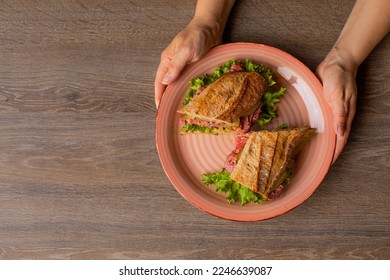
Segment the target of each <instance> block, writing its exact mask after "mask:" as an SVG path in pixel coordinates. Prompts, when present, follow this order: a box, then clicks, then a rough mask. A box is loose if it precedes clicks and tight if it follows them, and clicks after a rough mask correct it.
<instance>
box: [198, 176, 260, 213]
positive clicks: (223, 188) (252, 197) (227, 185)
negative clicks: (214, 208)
mask: <svg viewBox="0 0 390 280" xmlns="http://www.w3.org/2000/svg"><path fill="white" fill-rule="evenodd" d="M202 181H203V183H204V184H205V185H206V186H209V185H215V187H216V191H217V192H220V193H225V194H227V195H228V196H227V198H226V200H227V201H228V202H229V203H235V202H236V201H237V200H239V201H241V206H243V205H245V204H247V203H250V202H253V203H257V204H260V203H261V201H266V199H264V198H263V197H262V196H261V195H260V194H258V193H255V192H253V191H252V190H250V189H249V188H247V187H244V186H243V185H241V184H239V183H237V182H235V181H234V180H232V179H231V178H230V173H229V172H227V171H226V170H225V169H222V171H220V172H215V173H209V174H203V176H202Z"/></svg>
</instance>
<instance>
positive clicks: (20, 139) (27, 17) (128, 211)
mask: <svg viewBox="0 0 390 280" xmlns="http://www.w3.org/2000/svg"><path fill="white" fill-rule="evenodd" d="M237 2H238V3H236V5H235V7H234V8H233V12H232V14H231V17H230V18H229V21H228V23H227V28H226V31H225V35H224V42H225V43H226V42H237V41H248V42H259V43H264V44H268V45H272V46H275V47H278V48H281V49H283V50H285V51H287V52H289V53H291V54H292V55H294V56H296V57H297V58H298V59H300V60H301V61H302V62H303V63H305V64H306V65H307V66H308V67H309V68H310V69H311V70H313V71H314V70H315V68H316V66H317V65H318V64H319V63H320V62H321V60H322V59H323V58H324V56H325V55H326V53H327V51H328V50H329V49H330V48H331V46H332V44H333V42H334V41H335V40H336V38H337V37H338V34H339V32H340V30H341V28H342V26H343V24H344V22H345V20H346V18H347V16H348V14H349V12H350V10H351V8H352V6H353V3H354V1H352V0H343V1H336V0H331V1H312V0H298V1H286V0H278V1H270V0H269V1H268V0H264V1H254V0H253V1H249V0H248V1H237ZM194 7H195V1H168V0H153V1H140V0H138V1H124V0H117V1H92V0H81V1H76V0H74V1H73V0H61V1H48V0H39V1H25V0H24V1H23V0H12V1H11V0H5V1H1V2H0V147H1V149H0V259H286V258H287V259H389V257H390V216H389V214H390V203H389V200H390V188H389V186H390V184H389V182H390V172H389V167H390V157H389V156H390V141H389V140H390V117H389V116H390V115H389V108H390V106H389V105H390V89H389V88H390V87H389V85H390V83H389V80H390V37H389V36H388V37H387V38H385V39H384V40H383V41H382V42H381V43H380V44H379V45H378V46H377V48H376V49H375V50H374V51H373V53H372V54H371V55H370V57H369V58H368V59H367V60H366V61H365V62H364V64H363V65H361V67H360V69H359V73H358V77H357V83H358V90H359V99H358V108H357V115H356V117H355V120H354V123H353V129H352V133H351V137H350V140H349V143H348V145H347V146H346V148H345V150H344V151H343V153H342V155H341V157H340V159H339V160H338V161H337V162H336V164H334V165H333V166H332V167H331V169H330V171H329V173H328V175H327V176H326V178H325V180H324V181H323V183H322V184H321V185H320V187H319V188H318V190H317V191H316V192H315V193H314V194H313V195H312V196H311V197H310V198H309V199H308V200H307V201H306V202H304V203H303V204H302V205H301V206H299V207H298V208H296V209H295V210H293V211H291V212H289V213H287V214H285V215H282V216H280V217H278V218H275V219H271V220H267V221H262V222H254V223H239V222H231V221H225V220H222V219H219V218H216V217H214V216H211V215H208V214H206V213H204V212H202V211H200V210H198V209H197V208H195V207H194V206H192V205H191V204H190V203H188V202H187V201H186V200H185V199H184V198H183V197H181V196H180V194H179V193H178V192H177V191H176V190H175V188H174V187H173V186H172V185H171V183H170V182H169V180H168V179H167V177H166V175H165V173H164V171H163V169H162V167H161V165H160V161H159V158H158V154H157V151H156V148H155V137H154V133H155V114H156V110H155V106H154V86H153V83H154V76H155V71H156V68H157V65H158V63H159V58H160V54H161V51H162V50H163V49H164V48H165V46H166V45H167V44H168V43H169V42H170V41H171V39H172V38H173V37H174V35H175V34H176V33H177V32H179V31H180V30H181V29H182V28H183V27H184V26H185V25H186V23H187V22H188V21H189V19H190V18H191V17H192V15H193V11H194Z"/></svg>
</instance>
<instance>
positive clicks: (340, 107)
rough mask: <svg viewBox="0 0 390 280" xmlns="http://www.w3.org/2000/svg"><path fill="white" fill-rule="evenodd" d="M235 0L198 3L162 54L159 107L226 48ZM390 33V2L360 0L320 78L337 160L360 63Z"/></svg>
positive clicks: (352, 108)
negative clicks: (190, 70) (175, 85)
mask: <svg viewBox="0 0 390 280" xmlns="http://www.w3.org/2000/svg"><path fill="white" fill-rule="evenodd" d="M233 4H234V1H233V0H224V1H222V0H218V1H210V0H198V2H197V6H196V10H195V14H194V17H193V18H192V20H191V21H190V22H189V23H188V25H187V26H186V27H185V28H184V29H183V30H182V31H181V32H179V33H178V34H177V35H176V36H175V38H174V39H173V40H172V42H171V43H170V44H169V45H168V47H167V48H166V49H165V50H164V51H163V52H162V54H161V61H160V64H159V66H158V69H157V73H156V79H155V101H156V106H157V108H158V106H159V104H160V100H161V97H162V95H163V93H164V90H165V88H166V86H167V85H168V84H170V83H172V82H174V81H175V80H176V79H177V78H178V77H179V76H180V73H181V71H182V70H183V69H184V67H185V66H186V65H187V64H190V63H192V62H195V61H197V60H199V59H200V58H201V57H202V56H203V55H204V54H205V53H207V51H208V50H209V49H210V48H212V47H214V46H216V45H218V44H220V43H221V39H222V34H223V30H224V28H225V24H226V21H227V18H228V16H229V13H230V11H231V8H232V6H233ZM389 31H390V0H357V1H356V3H355V5H354V7H353V9H352V12H351V14H350V15H349V17H348V20H347V22H346V24H345V25H344V28H343V30H342V31H341V33H340V36H339V38H338V39H337V41H336V42H335V44H334V46H333V47H332V48H331V50H330V51H329V53H328V54H327V56H326V57H325V58H324V60H323V61H322V62H321V63H320V64H319V66H318V68H317V71H316V74H317V76H318V78H319V79H320V81H321V82H322V84H323V94H324V95H325V97H326V100H327V101H328V103H329V105H330V107H331V109H332V114H333V122H334V123H333V127H334V131H335V133H336V147H335V153H334V157H333V162H335V161H336V160H337V158H338V157H339V155H340V153H341V151H342V150H343V148H344V146H345V144H346V143H347V140H348V137H349V134H350V131H351V126H352V120H353V118H354V116H355V112H356V99H357V89H356V73H357V70H358V67H359V65H360V64H361V63H362V62H363V61H364V60H365V59H366V58H367V56H368V55H369V54H370V53H371V51H372V50H373V49H374V48H375V46H376V45H377V44H378V43H379V42H380V41H381V40H382V39H383V38H384V37H385V36H386V35H387V34H388V33H389Z"/></svg>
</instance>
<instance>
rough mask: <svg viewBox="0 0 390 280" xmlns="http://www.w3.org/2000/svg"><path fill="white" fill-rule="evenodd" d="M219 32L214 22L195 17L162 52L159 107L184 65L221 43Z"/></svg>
mask: <svg viewBox="0 0 390 280" xmlns="http://www.w3.org/2000/svg"><path fill="white" fill-rule="evenodd" d="M218 33H219V32H217V31H216V30H215V28H214V27H213V25H212V24H207V23H204V22H202V21H201V20H198V19H197V18H196V17H195V18H194V19H193V20H192V21H191V22H190V23H189V24H188V25H187V26H186V27H185V28H184V29H183V30H182V31H181V32H180V33H178V34H177V35H176V37H175V38H174V39H173V40H172V42H171V43H170V44H169V45H168V47H167V48H166V49H165V50H164V51H163V52H162V54H161V60H160V65H159V66H158V69H157V73H156V79H155V82H154V88H155V102H156V107H157V108H158V106H159V104H160V100H161V97H162V95H163V93H164V90H165V88H166V86H167V85H168V84H170V83H171V82H173V81H175V80H176V79H177V78H178V77H179V75H180V73H181V72H182V70H183V69H184V67H185V66H186V65H187V64H189V63H192V62H195V61H197V60H199V59H200V58H201V57H202V56H203V55H204V54H205V53H206V52H207V51H208V50H209V49H210V48H212V47H213V46H215V45H216V44H218V43H220V40H221V36H222V34H218Z"/></svg>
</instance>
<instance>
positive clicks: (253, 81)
mask: <svg viewBox="0 0 390 280" xmlns="http://www.w3.org/2000/svg"><path fill="white" fill-rule="evenodd" d="M284 93H285V88H283V87H280V85H278V84H277V83H276V82H275V80H274V77H273V75H272V72H271V71H270V70H269V69H268V68H266V67H265V66H264V65H258V64H255V63H252V62H251V61H249V60H246V61H245V62H244V63H243V62H241V61H238V60H232V61H229V62H226V63H225V64H224V65H223V66H221V67H218V68H217V69H216V70H215V71H214V74H212V75H210V74H205V75H203V76H201V77H198V78H195V79H193V80H191V82H190V90H189V91H188V92H187V96H186V98H185V99H184V102H183V106H182V108H181V109H180V110H179V111H178V112H179V113H180V120H181V125H182V127H181V130H180V133H181V134H187V133H209V134H219V133H221V132H232V131H236V132H247V131H249V130H250V128H251V126H252V125H253V124H256V123H257V124H259V125H265V124H267V123H269V122H270V121H271V120H272V119H273V118H275V117H276V107H275V105H276V104H277V103H278V102H279V101H280V99H279V98H280V96H282V95H283V94H284Z"/></svg>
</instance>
